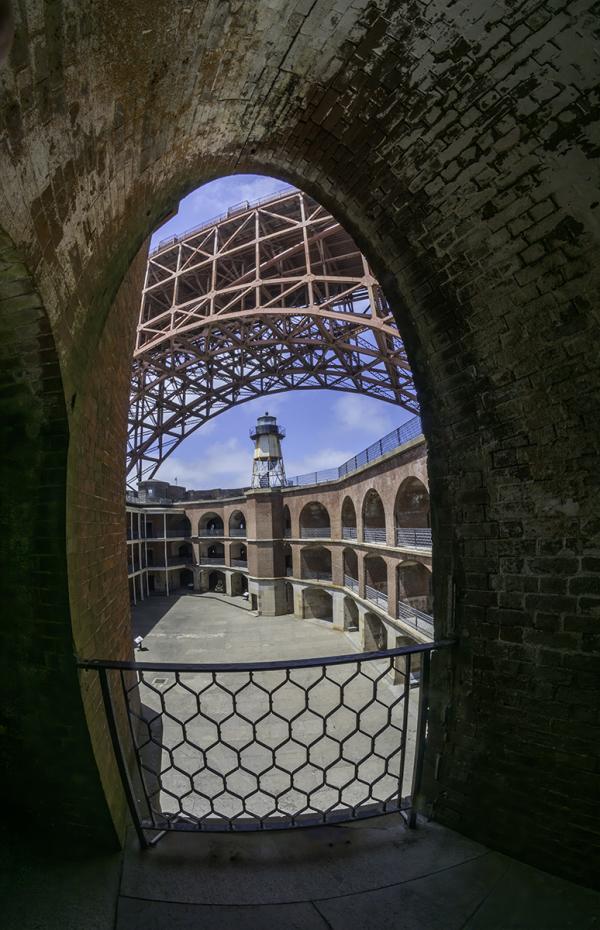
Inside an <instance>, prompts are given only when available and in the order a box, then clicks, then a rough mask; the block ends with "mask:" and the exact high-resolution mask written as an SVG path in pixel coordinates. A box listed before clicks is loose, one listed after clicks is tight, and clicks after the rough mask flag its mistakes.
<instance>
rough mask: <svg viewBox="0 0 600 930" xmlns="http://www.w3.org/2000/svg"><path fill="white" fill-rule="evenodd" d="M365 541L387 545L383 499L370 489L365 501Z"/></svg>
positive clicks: (363, 514) (363, 516)
mask: <svg viewBox="0 0 600 930" xmlns="http://www.w3.org/2000/svg"><path fill="white" fill-rule="evenodd" d="M362 518H363V539H364V541H365V542H369V543H380V544H381V545H385V543H386V528H385V509H384V506H383V501H382V500H381V497H380V496H379V494H378V493H377V491H375V490H374V489H373V488H370V489H369V490H368V491H367V493H366V495H365V499H364V501H363V508H362Z"/></svg>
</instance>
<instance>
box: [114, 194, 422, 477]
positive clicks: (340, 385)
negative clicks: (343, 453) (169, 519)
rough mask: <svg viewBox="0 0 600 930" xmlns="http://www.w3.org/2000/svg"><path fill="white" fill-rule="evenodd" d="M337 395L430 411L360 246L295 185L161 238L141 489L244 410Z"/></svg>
mask: <svg viewBox="0 0 600 930" xmlns="http://www.w3.org/2000/svg"><path fill="white" fill-rule="evenodd" d="M309 388H313V389H315V388H327V389H330V390H338V391H350V392H356V393H359V394H365V395H368V396H371V397H376V398H378V399H380V400H384V401H387V402H389V403H393V404H398V405H400V406H402V407H404V408H405V409H407V410H409V411H411V412H415V413H416V412H418V405H417V400H416V395H415V390H414V385H413V381H412V375H411V372H410V367H409V365H408V362H407V359H406V354H405V351H404V346H403V344H402V340H401V339H400V336H399V333H398V329H397V327H396V324H395V321H394V318H393V316H392V314H391V312H390V309H389V307H388V305H387V302H386V300H385V297H384V295H383V292H382V290H381V288H380V286H379V284H378V283H377V281H376V279H375V278H374V277H373V274H372V272H371V270H370V268H369V266H368V264H367V261H366V259H365V258H364V256H363V255H362V254H361V252H360V251H359V249H358V247H357V246H356V244H355V243H354V241H353V240H352V238H351V237H350V236H349V235H348V234H347V233H346V232H345V231H344V230H343V229H342V227H341V226H340V225H339V224H338V223H337V222H336V221H335V219H334V218H333V217H332V216H331V214H330V213H328V212H327V211H326V210H325V209H324V208H323V207H321V206H320V205H319V204H317V203H316V202H315V201H314V200H312V198H310V197H309V196H307V195H306V194H304V193H302V192H300V191H296V190H290V191H286V192H285V193H283V194H281V195H279V196H277V197H274V198H271V199H270V200H269V201H268V202H264V203H260V204H257V205H254V206H249V205H248V204H245V205H242V206H241V208H238V209H235V210H230V211H229V215H228V216H226V217H223V218H220V219H218V220H216V221H214V222H213V223H210V224H208V225H205V226H203V227H202V228H200V229H198V230H194V231H192V232H190V233H187V234H185V235H184V236H183V237H181V238H180V239H177V240H170V241H169V242H167V243H161V245H160V246H159V248H158V249H157V250H156V251H155V252H153V253H152V254H151V255H150V257H149V261H148V267H147V272H146V282H145V287H144V293H143V297H142V305H141V310H140V318H139V324H138V331H137V341H136V349H135V353H134V362H133V374H132V391H131V405H130V415H129V435H128V471H129V476H130V480H133V479H137V480H141V479H143V478H150V477H152V476H153V475H154V474H155V473H156V471H157V469H158V468H159V467H160V465H161V464H162V462H164V460H165V459H166V458H167V457H168V456H169V455H170V454H171V453H172V452H173V451H174V450H175V449H176V448H177V447H178V446H179V444H180V443H181V442H182V441H183V440H184V439H185V438H186V437H187V436H189V435H190V434H191V433H193V432H194V431H195V430H197V429H198V428H199V427H200V426H202V424H204V423H206V422H207V421H208V420H210V419H211V418H213V417H214V416H216V415H217V414H219V413H222V412H223V411H225V410H227V409H229V408H230V407H232V406H233V405H234V404H239V403H243V402H245V401H248V400H252V399H253V398H256V397H261V396H264V395H268V394H276V393H280V392H282V391H287V390H297V389H309Z"/></svg>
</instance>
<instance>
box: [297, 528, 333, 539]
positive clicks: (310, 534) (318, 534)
mask: <svg viewBox="0 0 600 930" xmlns="http://www.w3.org/2000/svg"><path fill="white" fill-rule="evenodd" d="M300 539H331V527H330V526H301V527H300Z"/></svg>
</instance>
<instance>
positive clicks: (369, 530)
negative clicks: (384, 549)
mask: <svg viewBox="0 0 600 930" xmlns="http://www.w3.org/2000/svg"><path fill="white" fill-rule="evenodd" d="M363 539H364V541H365V542H368V543H381V544H382V545H383V546H385V544H386V541H387V533H386V529H385V526H365V527H363Z"/></svg>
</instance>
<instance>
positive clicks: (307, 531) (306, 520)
mask: <svg viewBox="0 0 600 930" xmlns="http://www.w3.org/2000/svg"><path fill="white" fill-rule="evenodd" d="M300 537H301V539H317V538H330V537H331V520H330V519H329V511H328V510H327V508H326V507H325V506H324V505H323V504H321V503H319V501H311V502H310V503H308V504H305V505H304V507H303V508H302V510H301V512H300Z"/></svg>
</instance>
